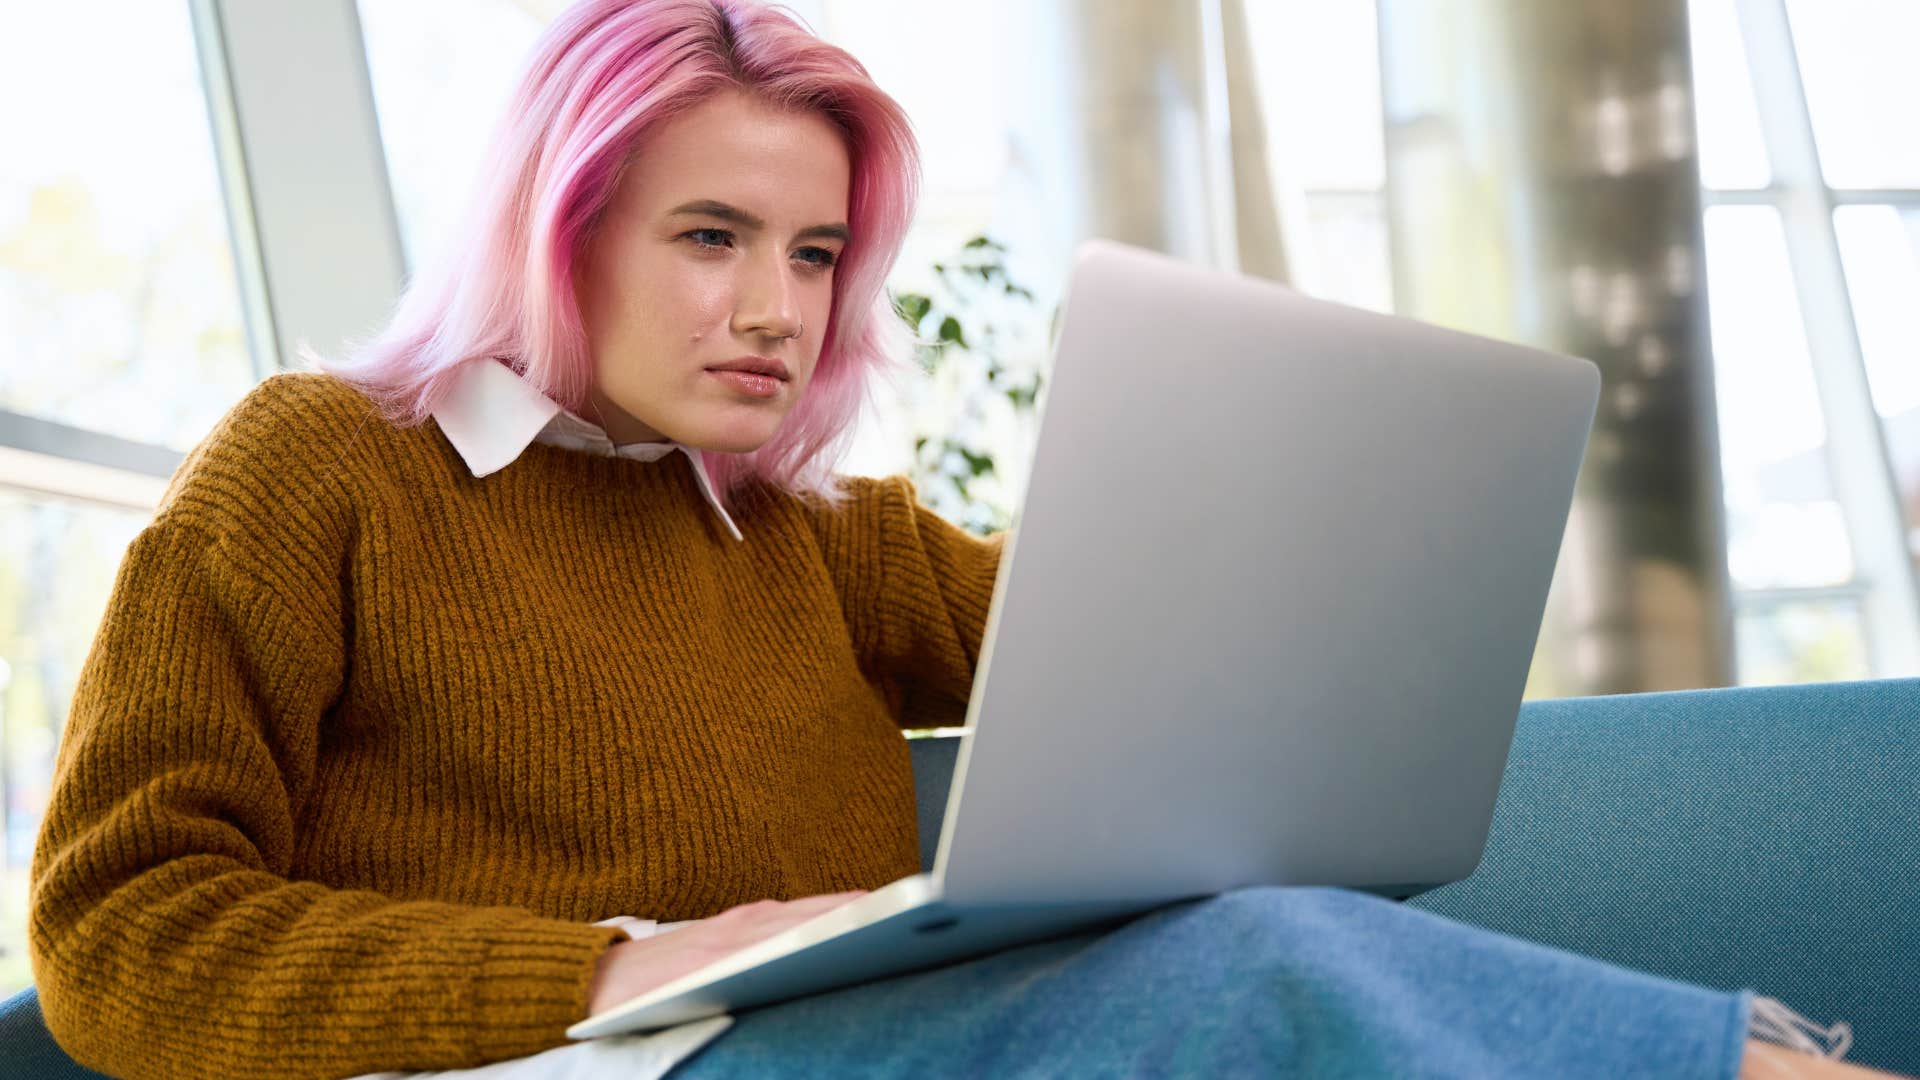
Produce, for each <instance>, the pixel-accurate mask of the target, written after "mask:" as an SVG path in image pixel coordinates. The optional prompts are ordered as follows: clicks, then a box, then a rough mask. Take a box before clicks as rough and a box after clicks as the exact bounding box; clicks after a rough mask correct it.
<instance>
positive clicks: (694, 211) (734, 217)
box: [667, 199, 852, 244]
mask: <svg viewBox="0 0 1920 1080" xmlns="http://www.w3.org/2000/svg"><path fill="white" fill-rule="evenodd" d="M683 214H684V215H694V216H699V217H714V218H719V219H720V220H721V221H731V222H733V223H734V224H735V225H738V226H740V227H741V228H744V229H752V230H755V231H756V232H757V231H759V230H761V229H764V228H766V227H767V223H766V222H764V221H762V220H760V219H759V218H758V217H756V216H754V215H753V214H750V213H748V212H747V211H745V210H742V209H740V208H739V207H736V206H728V205H727V204H726V203H723V202H720V201H719V200H717V199H695V200H694V201H693V202H690V203H682V204H681V205H679V206H676V207H674V208H673V209H671V210H669V211H667V216H668V217H679V216H681V215H683ZM795 239H799V240H838V241H840V242H841V243H843V244H844V243H847V242H849V241H850V240H851V239H852V234H851V233H850V232H848V231H847V227H846V225H845V224H844V223H842V224H837V225H812V226H809V227H807V228H804V229H801V230H800V232H799V233H798V234H797V235H796V237H795Z"/></svg>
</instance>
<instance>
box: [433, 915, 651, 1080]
mask: <svg viewBox="0 0 1920 1080" xmlns="http://www.w3.org/2000/svg"><path fill="white" fill-rule="evenodd" d="M625 938H626V934H624V933H623V932H621V931H620V930H619V929H618V928H616V927H608V926H593V925H589V924H584V923H581V924H576V923H568V922H560V921H554V922H551V923H548V924H546V925H542V926H540V927H538V928H529V927H526V926H525V925H524V924H522V925H520V926H514V927H502V928H500V929H499V930H497V931H496V932H494V933H493V934H490V935H489V936H488V939H487V942H486V948H485V950H484V952H483V953H482V955H481V957H480V962H479V963H478V964H476V965H475V966H474V969H473V979H472V984H471V986H472V995H473V997H472V1000H473V1018H474V1020H473V1041H474V1050H475V1053H476V1054H477V1056H478V1058H479V1060H481V1061H486V1062H491V1061H501V1060H504V1059H507V1058H516V1057H525V1056H526V1055H528V1054H537V1053H539V1052H540V1051H542V1050H549V1049H552V1048H553V1047H556V1046H561V1045H564V1044H566V1043H567V1042H568V1041H569V1040H568V1038H567V1028H568V1027H569V1026H571V1025H573V1024H575V1023H578V1022H579V1021H581V1020H584V1019H586V1017H587V1003H588V998H589V993H590V991H591V990H592V986H593V972H594V968H595V967H596V966H597V965H598V963H599V960H600V955H601V954H602V953H604V952H606V950H607V948H608V947H609V946H611V945H613V944H614V943H615V942H618V941H622V940H624V939H625Z"/></svg>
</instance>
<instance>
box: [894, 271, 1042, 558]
mask: <svg viewBox="0 0 1920 1080" xmlns="http://www.w3.org/2000/svg"><path fill="white" fill-rule="evenodd" d="M1006 252H1007V249H1006V247H1005V246H1004V245H1002V244H1000V243H999V242H997V241H995V240H993V239H992V238H990V237H986V236H976V237H974V238H973V239H971V240H968V241H967V242H966V243H965V244H964V245H962V246H961V248H960V250H959V251H958V252H956V253H955V254H954V255H953V256H952V257H950V258H947V259H943V260H942V261H940V262H936V263H934V264H933V273H934V282H935V286H936V287H935V288H934V290H932V295H925V294H921V293H911V292H898V293H895V294H893V306H894V310H895V311H896V312H898V313H899V315H900V317H901V319H903V320H905V322H906V323H907V325H908V326H909V327H911V328H912V329H913V332H914V335H915V337H916V346H915V358H916V359H917V360H918V361H919V363H920V367H921V369H922V370H923V371H925V372H926V374H927V375H928V378H927V379H926V380H925V382H924V385H922V386H921V387H918V388H917V394H916V398H917V400H916V401H915V402H914V405H915V406H916V407H915V408H914V410H913V414H914V416H913V433H914V443H913V449H914V465H913V468H912V470H911V472H910V474H909V475H911V477H912V478H913V481H914V486H915V487H916V488H917V489H918V490H919V492H920V494H921V497H922V499H924V500H925V501H926V503H927V505H928V506H930V507H932V508H933V509H935V510H937V511H939V512H941V513H942V514H944V515H945V516H946V517H948V518H949V519H950V520H952V521H955V522H958V523H959V524H960V525H961V526H962V527H963V528H966V529H969V530H970V531H973V532H976V533H981V534H985V533H990V532H994V531H997V530H999V529H1004V528H1006V527H1008V525H1010V524H1011V523H1012V515H1013V510H1014V507H1015V506H1016V505H1017V504H1018V492H1019V490H1020V489H1021V488H1023V487H1024V482H1025V476H1024V471H1023V468H1022V466H1021V464H1019V463H1015V464H1012V465H1009V464H1008V459H1009V457H1012V458H1016V459H1019V462H1024V458H1025V454H1026V453H1027V451H1028V450H1030V448H1031V429H1032V426H1033V421H1034V419H1035V417H1036V416H1037V413H1038V411H1039V402H1040V397H1041V394H1042V388H1043V386H1044V382H1045V377H1044V374H1043V372H1042V371H1041V370H1040V368H1041V364H1042V362H1043V360H1044V356H1043V353H1044V349H1045V343H1044V338H1043V337H1041V336H1040V335H1039V334H1038V333H1037V332H1038V331H1039V330H1041V329H1042V328H1043V327H1044V326H1045V325H1046V324H1047V320H1046V319H1043V318H1042V317H1041V315H1040V313H1039V303H1038V301H1037V299H1036V298H1035V296H1034V294H1033V291H1032V290H1030V289H1028V288H1026V287H1025V286H1023V285H1020V284H1018V283H1016V282H1014V281H1013V280H1012V279H1011V278H1010V277H1008V275H1007V266H1006ZM1036 342H1038V343H1037V344H1036Z"/></svg>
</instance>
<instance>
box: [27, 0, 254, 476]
mask: <svg viewBox="0 0 1920 1080" xmlns="http://www.w3.org/2000/svg"><path fill="white" fill-rule="evenodd" d="M0 18H4V21H5V25H4V27H3V28H0V101H6V102H9V103H10V104H9V106H8V107H6V108H4V109H0V146H5V147H6V148H7V151H6V153H4V154H0V327H5V329H6V332H5V334H4V335H0V355H3V356H4V362H0V409H5V410H8V411H11V412H15V413H22V414H27V415H30V416H34V417H41V418H45V419H49V420H55V421H60V422H62V423H65V424H70V425H73V426H75V427H80V428H86V429H89V430H93V431H101V432H106V433H109V434H112V435H117V436H120V437H122V438H126V439H132V440H135V441H137V442H148V443H158V444H162V445H166V446H170V447H174V448H177V449H186V448H187V447H190V446H192V445H193V444H194V443H195V442H197V441H198V440H199V438H200V436H201V435H203V434H205V433H206V431H207V429H208V428H210V427H211V426H212V425H213V422H214V421H215V420H216V419H218V418H219V416H220V414H221V413H223V412H225V411H226V409H227V407H228V406H229V405H231V404H232V403H233V402H234V401H235V400H236V399H237V398H238V397H239V396H240V395H241V393H243V392H244V391H245V389H246V388H247V387H248V386H249V385H251V384H252V383H253V381H254V379H255V378H256V374H255V371H254V367H253V363H252V360H251V359H250V358H249V356H248V355H247V349H246V340H245V334H244V328H243V325H242V321H241V315H240V304H239V294H238V291H237V289H236V287H235V281H234V270H233V259H232V252H231V249H230V247H229V246H228V239H227V236H228V231H227V225H226V219H225V213H224V203H223V202H222V200H221V192H220V183H219V179H218V175H217V173H216V170H215V167H214V157H213V145H212V139H211V136H210V135H209V132H208V127H207V106H206V98H205V95H204V94H203V93H202V91H201V83H200V73H199V67H198V63H197V61H196V59H195V52H194V37H193V27H192V25H191V21H190V19H189V17H188V10H187V5H186V4H185V3H184V2H177V3H154V2H153V0H117V2H107V3H91V4H16V5H9V6H8V8H7V11H6V14H5V15H4V16H3V17H0ZM103 24H110V25H111V26H112V28H113V29H112V32H111V33H103V32H101V27H102V25H103ZM102 72H112V77H111V78H103V77H102V75H101V73H102ZM28 103H31V104H30V105H29V104H28Z"/></svg>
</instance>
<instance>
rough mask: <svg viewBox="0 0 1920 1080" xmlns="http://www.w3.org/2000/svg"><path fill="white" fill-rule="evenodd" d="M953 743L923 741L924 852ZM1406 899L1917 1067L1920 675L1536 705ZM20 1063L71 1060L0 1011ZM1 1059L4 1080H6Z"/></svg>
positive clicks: (48, 1070)
mask: <svg viewBox="0 0 1920 1080" xmlns="http://www.w3.org/2000/svg"><path fill="white" fill-rule="evenodd" d="M958 742H959V740H957V739H915V740H913V742H912V744H911V745H912V746H913V761H914V777H915V781H916V783H917V785H918V789H919V803H920V805H919V813H920V837H921V860H922V864H923V865H928V864H931V862H932V856H933V850H934V846H935V844H936V842H937V840H938V836H939V829H940V823H941V813H942V811H943V809H944V807H945V804H946V795H947V790H948V781H949V780H950V778H951V773H952V769H953V761H954V755H955V751H956V750H957V747H958ZM1409 902H1410V903H1412V904H1414V905H1416V906H1419V907H1422V908H1425V909H1427V910H1429V911H1432V912H1435V913H1437V914H1441V915H1445V916H1448V917H1450V918H1454V919H1459V920H1461V921H1464V922H1469V923H1474V924H1477V925H1480V926H1485V927H1488V928H1490V929H1494V930H1499V931H1501V932H1503V933H1508V934H1512V935H1515V936H1517V937H1522V938H1527V939H1529V940H1532V941H1537V942H1540V943H1542V944H1546V945H1552V946H1555V947H1558V948H1562V949H1568V950H1571V951H1574V952H1578V953H1582V954H1585V955H1588V956H1593V957H1597V958H1599V959H1602V960H1607V961H1610V962H1612V963H1616V964H1621V965H1623V966H1626V967H1631V968H1637V969H1639V970H1642V971H1650V972H1654V973H1656V974H1660V975H1665V976H1668V977H1671V978H1676V979H1684V980H1687V981H1690V982H1695V983H1699V984H1702V985H1706V986H1712V987H1717V988H1721V989H1736V988H1742V987H1751V988H1753V989H1755V990H1757V991H1759V992H1760V993H1762V994H1765V995H1767V996H1769V997H1775V998H1779V999H1780V1000H1782V1001H1784V1002H1785V1003H1786V1004H1787V1005H1788V1006H1789V1007H1791V1008H1793V1009H1795V1010H1796V1011H1798V1012H1800V1013H1801V1014H1803V1015H1805V1016H1807V1017H1809V1018H1810V1019H1812V1020H1814V1021H1816V1022H1819V1023H1828V1022H1831V1021H1833V1020H1836V1019H1840V1020H1845V1021H1847V1022H1848V1023H1849V1024H1850V1025H1851V1026H1852V1028H1853V1034H1854V1045H1853V1049H1852V1050H1850V1051H1849V1052H1848V1054H1847V1059H1848V1060H1849V1061H1852V1062H1854V1063H1856V1064H1861V1065H1871V1066H1874V1067H1876V1068H1881V1069H1887V1070H1891V1071H1894V1072H1904V1073H1910V1074H1916V1075H1920V679H1898V680H1878V681H1872V682H1854V683H1827V684H1814V685H1805V686H1792V687H1782V688H1765V689H1761V688H1742V689H1728V690H1700V691H1688V692H1682V693H1669V694H1634V695H1624V696H1618V697H1599V698H1574V699H1567V700H1560V701H1539V702H1529V703H1527V704H1526V705H1524V706H1522V708H1521V710H1520V721H1519V725H1518V727H1517V729H1516V732H1515V735H1514V743H1513V750H1512V754H1511V756H1510V757H1509V759H1508V762H1507V769H1506V775H1505V778H1504V779H1503V781H1502V784H1501V789H1500V797H1499V801H1498V804H1497V805H1496V807H1495V810H1494V819H1493V830H1492V833H1491V835H1490V836H1489V838H1488V841H1487V849H1486V855H1485V858H1484V859H1483V860H1482V862H1481V864H1480V866H1479V868H1478V869H1477V870H1476V871H1475V872H1474V873H1473V874H1472V875H1471V876H1470V877H1468V878H1466V879H1465V880H1463V881H1458V882H1455V883H1453V884H1451V885H1447V886H1445V887H1443V888H1439V889H1435V890H1433V891H1431V892H1428V893H1425V894H1423V895H1421V896H1418V897H1415V898H1414V899H1412V900H1411V901H1409ZM0 1060H4V1061H5V1062H6V1063H7V1064H8V1066H9V1069H11V1070H17V1072H18V1075H21V1076H34V1077H44V1078H46V1080H56V1078H60V1080H64V1078H66V1077H72V1076H94V1075H97V1074H94V1073H90V1072H87V1071H85V1070H81V1069H79V1068H78V1067H77V1066H74V1065H72V1064H71V1063H70V1062H68V1061H67V1060H66V1059H65V1057H64V1055H61V1054H60V1053H59V1049H58V1047H56V1046H54V1044H53V1042H52V1040H51V1039H50V1038H48V1037H47V1035H46V1031H45V1028H44V1026H43V1025H42V1023H41V1020H40V1012H39V1004H38V1001H37V1000H36V999H35V998H34V997H33V993H32V991H27V992H26V993H24V994H21V995H19V996H16V997H14V998H12V999H10V1000H8V1001H6V1002H4V1003H0ZM13 1074H14V1073H13V1072H11V1071H10V1072H9V1075H13Z"/></svg>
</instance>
